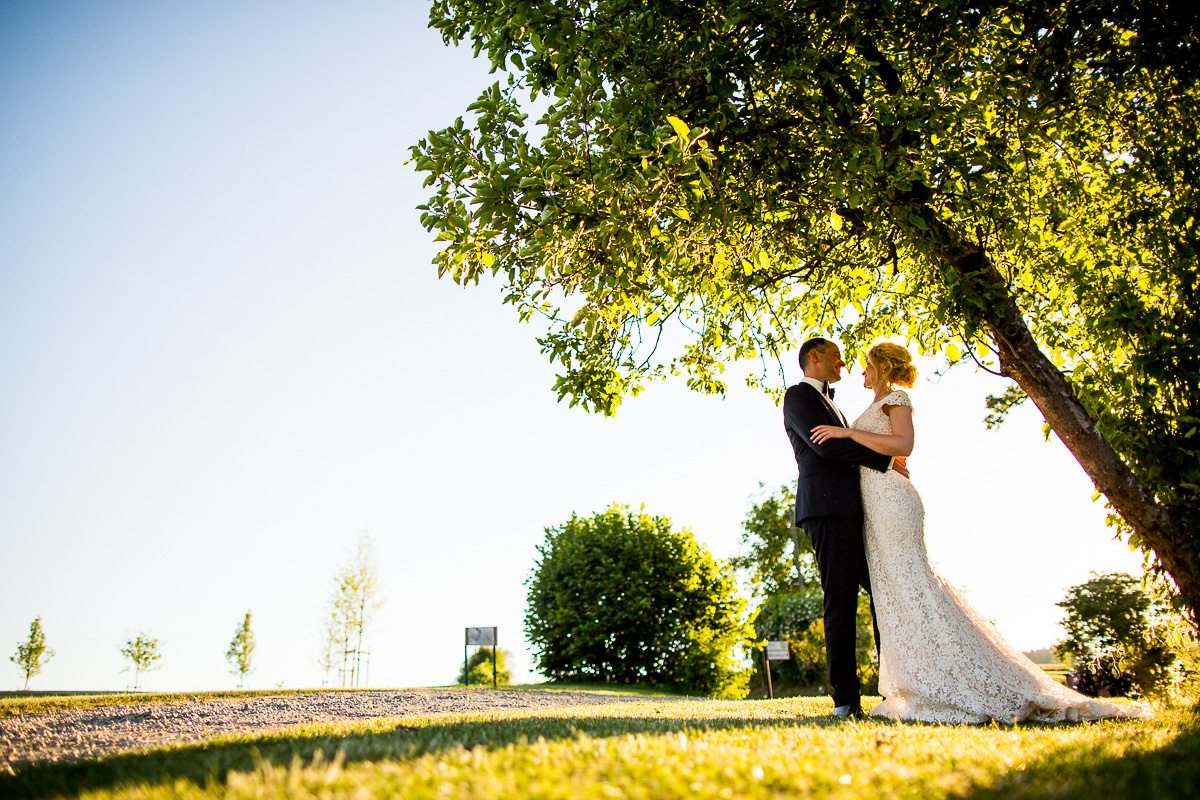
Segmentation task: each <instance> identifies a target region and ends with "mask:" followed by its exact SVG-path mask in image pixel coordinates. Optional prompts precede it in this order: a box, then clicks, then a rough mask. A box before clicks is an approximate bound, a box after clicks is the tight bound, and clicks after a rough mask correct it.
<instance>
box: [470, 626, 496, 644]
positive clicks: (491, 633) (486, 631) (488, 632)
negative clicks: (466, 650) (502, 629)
mask: <svg viewBox="0 0 1200 800" xmlns="http://www.w3.org/2000/svg"><path fill="white" fill-rule="evenodd" d="M467 644H468V645H476V646H478V647H495V646H496V629H495V628H494V627H492V628H467Z"/></svg>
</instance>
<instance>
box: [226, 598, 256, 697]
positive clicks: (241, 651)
mask: <svg viewBox="0 0 1200 800" xmlns="http://www.w3.org/2000/svg"><path fill="white" fill-rule="evenodd" d="M253 657H254V632H253V631H252V630H250V612H249V611H247V612H246V618H245V619H243V620H242V624H241V625H239V626H238V628H237V630H236V631H234V634H233V639H232V640H230V642H229V649H228V650H226V651H225V660H226V661H228V662H229V665H230V666H231V667H232V669H231V670H230V672H232V673H233V674H234V675H236V676H237V679H238V688H239V689H241V688H242V686H243V684H244V683H245V682H246V676H247V675H249V674H250V672H251V666H250V665H251V660H252V659H253Z"/></svg>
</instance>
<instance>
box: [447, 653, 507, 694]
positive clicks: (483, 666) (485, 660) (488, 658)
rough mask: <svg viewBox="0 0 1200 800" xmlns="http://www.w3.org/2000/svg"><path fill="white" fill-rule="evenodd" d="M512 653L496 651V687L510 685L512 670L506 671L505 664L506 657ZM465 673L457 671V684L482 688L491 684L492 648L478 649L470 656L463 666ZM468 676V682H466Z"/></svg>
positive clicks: (460, 669) (460, 670)
mask: <svg viewBox="0 0 1200 800" xmlns="http://www.w3.org/2000/svg"><path fill="white" fill-rule="evenodd" d="M510 655H512V653H510V652H508V651H507V650H500V649H498V650H496V683H497V685H502V686H506V685H508V684H510V683H512V670H510V669H508V667H507V665H506V662H507V661H508V656H510ZM464 666H465V667H466V669H467V672H465V673H464V672H463V670H462V668H461V667H460V668H459V670H458V679H457V682H458V683H460V684H470V685H474V686H483V685H488V686H490V685H491V684H492V648H490V647H480V648H477V649H476V650H475V652H474V653H472V654H471V656H470V658H468V659H467V663H466V664H465V665H464ZM467 676H470V681H468V680H467Z"/></svg>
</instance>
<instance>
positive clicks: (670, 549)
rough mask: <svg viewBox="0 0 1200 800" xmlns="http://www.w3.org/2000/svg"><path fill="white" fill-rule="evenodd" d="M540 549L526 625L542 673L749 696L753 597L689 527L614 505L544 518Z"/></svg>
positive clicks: (556, 677)
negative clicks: (748, 615)
mask: <svg viewBox="0 0 1200 800" xmlns="http://www.w3.org/2000/svg"><path fill="white" fill-rule="evenodd" d="M538 553H539V556H540V558H539V559H538V561H537V564H536V565H535V567H534V571H533V574H532V575H531V576H530V578H529V580H528V581H527V585H528V586H529V600H528V602H529V606H528V610H527V613H526V616H525V630H526V633H527V634H528V637H529V641H530V642H531V643H532V644H533V646H534V649H535V651H536V657H537V666H538V669H539V671H541V672H542V674H544V675H546V676H547V677H548V678H551V679H553V680H560V681H602V682H612V683H643V684H657V685H663V686H670V687H673V688H675V689H677V690H679V691H685V692H689V693H692V694H699V695H710V696H714V697H743V696H745V693H746V685H747V680H748V679H749V672H748V671H747V670H745V669H744V668H743V667H742V665H741V663H740V660H739V655H740V652H739V651H740V649H741V646H742V645H744V644H745V643H746V641H747V638H748V636H749V634H750V625H749V623H748V621H746V620H744V619H743V615H744V611H745V605H746V604H745V601H744V600H742V599H741V598H739V597H738V596H737V591H736V584H735V581H734V576H733V571H732V569H731V568H730V567H729V566H728V565H727V564H724V563H722V562H720V561H717V560H715V559H713V557H712V556H711V555H710V554H709V553H708V551H707V550H705V549H704V548H703V547H701V546H700V545H699V544H698V543H697V542H696V540H695V538H694V537H693V536H692V534H691V532H690V531H689V530H688V529H687V528H683V529H681V530H678V531H674V530H672V529H671V521H670V520H669V519H667V518H665V517H653V516H650V515H648V514H646V513H645V512H644V511H643V512H638V513H634V512H633V511H631V510H630V508H629V507H628V506H618V505H613V506H611V507H609V508H608V509H607V510H606V511H604V512H601V513H597V514H594V515H593V516H591V517H579V516H577V515H572V516H571V519H570V520H568V521H567V522H566V523H564V524H562V525H559V526H557V527H550V528H546V539H545V541H544V542H543V543H542V544H541V545H540V546H539V547H538Z"/></svg>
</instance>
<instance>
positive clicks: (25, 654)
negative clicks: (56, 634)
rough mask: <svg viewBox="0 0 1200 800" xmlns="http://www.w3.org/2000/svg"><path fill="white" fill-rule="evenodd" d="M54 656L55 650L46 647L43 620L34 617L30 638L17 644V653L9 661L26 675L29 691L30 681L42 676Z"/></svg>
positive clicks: (30, 628) (26, 685)
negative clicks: (43, 670) (44, 668)
mask: <svg viewBox="0 0 1200 800" xmlns="http://www.w3.org/2000/svg"><path fill="white" fill-rule="evenodd" d="M53 656H54V648H52V647H47V646H46V634H45V632H44V631H42V618H41V617H34V619H33V622H31V623H29V638H28V639H26V640H25V641H23V642H19V643H18V644H17V652H15V653H13V654H12V655H11V656H9V658H8V660H9V661H11V662H12V663H14V664H16V665H17V667H18V668H19V669H20V670H21V671H22V672H23V673H25V688H26V689H29V679H30V678H32V677H34V676H35V675H40V674H41V672H42V668H43V667H45V666H46V662H47V661H49V660H50V659H51V658H52V657H53Z"/></svg>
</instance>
